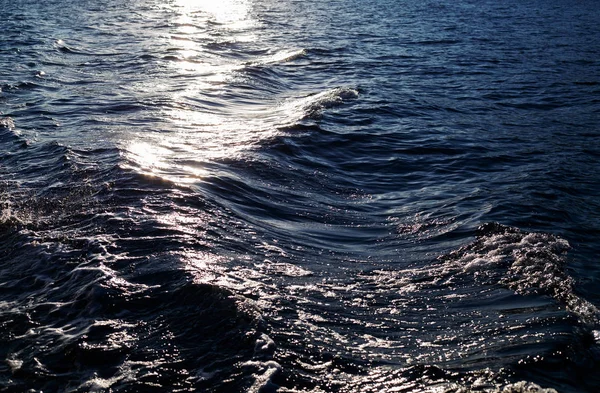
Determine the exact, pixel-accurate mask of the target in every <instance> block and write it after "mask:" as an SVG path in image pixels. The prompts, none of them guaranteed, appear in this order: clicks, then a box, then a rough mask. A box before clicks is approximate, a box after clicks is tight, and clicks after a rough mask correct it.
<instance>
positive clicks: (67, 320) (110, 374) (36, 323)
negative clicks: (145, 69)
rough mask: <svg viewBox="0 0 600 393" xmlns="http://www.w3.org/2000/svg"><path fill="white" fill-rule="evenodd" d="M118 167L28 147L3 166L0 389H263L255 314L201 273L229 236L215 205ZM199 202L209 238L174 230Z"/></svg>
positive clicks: (114, 152)
mask: <svg viewBox="0 0 600 393" xmlns="http://www.w3.org/2000/svg"><path fill="white" fill-rule="evenodd" d="M5 123H6V124H8V125H9V126H10V127H12V123H11V122H9V121H6V120H5ZM3 129H7V127H3ZM8 136H9V138H8V139H9V140H8V141H7V140H6V138H5V139H4V140H3V141H2V143H3V145H6V144H7V143H10V139H14V138H15V134H12V133H11V134H9V135H8ZM17 139H18V138H17ZM120 157H121V156H120V153H119V150H118V149H88V150H77V149H74V148H69V147H66V146H63V145H60V144H57V143H33V144H31V145H27V144H25V145H22V144H20V145H18V146H17V148H16V149H14V151H13V154H12V155H11V156H10V157H9V158H8V159H5V160H4V161H3V168H5V169H6V172H5V173H3V176H2V190H1V195H2V204H1V205H0V207H1V208H2V233H3V242H2V245H1V247H2V257H1V262H2V266H3V269H2V272H1V273H0V281H1V282H2V283H3V285H2V291H0V296H1V297H0V318H1V321H2V324H1V326H2V328H1V330H2V339H1V341H2V345H1V347H2V350H1V353H0V356H2V358H3V359H6V362H4V363H3V364H2V366H1V367H0V369H1V371H2V383H3V385H4V386H5V387H6V388H7V389H9V390H12V391H19V390H20V391H23V390H28V389H40V390H48V391H60V390H63V389H65V388H69V389H71V390H73V391H89V390H97V389H117V390H131V389H133V390H140V389H150V388H152V387H154V388H156V387H157V386H163V387H166V386H169V387H172V386H175V385H176V386H180V387H181V388H186V389H205V388H209V389H211V390H212V391H241V390H245V389H248V388H250V387H251V386H254V385H255V384H256V383H259V382H257V381H259V380H261V378H263V374H264V373H266V374H264V375H265V376H264V378H263V379H265V381H263V382H260V383H267V381H268V379H269V377H268V375H270V374H269V373H271V371H269V370H271V369H270V368H269V367H273V364H271V363H269V364H270V366H266V364H267V363H268V360H269V357H270V351H271V347H270V346H269V345H268V336H266V335H265V334H264V333H263V332H264V324H263V322H262V317H261V315H260V312H258V310H257V309H256V308H255V307H254V306H253V305H252V304H251V303H250V302H249V301H248V300H246V299H245V298H244V297H242V296H240V295H239V294H236V293H235V292H233V291H232V290H231V289H227V288H226V287H224V286H223V285H222V284H219V282H220V281H221V278H220V274H219V273H218V270H215V269H213V268H209V269H206V265H203V263H208V262H210V261H211V260H212V259H211V258H214V257H211V255H212V252H211V251H210V250H211V249H212V247H213V245H214V244H213V243H211V240H210V239H211V238H212V239H214V242H217V241H219V239H220V238H221V237H222V236H223V233H219V231H227V230H228V229H227V227H226V226H224V225H222V224H221V223H219V220H217V219H216V218H211V216H212V215H213V214H220V213H219V211H218V209H215V208H214V207H213V208H212V209H213V210H211V207H210V204H208V205H207V204H206V203H204V202H202V200H201V199H200V200H198V201H196V202H194V203H192V199H193V200H197V199H198V195H192V194H189V193H185V192H183V194H180V195H179V198H177V194H175V195H173V192H172V191H169V189H168V187H167V186H168V183H167V182H156V180H153V179H151V178H148V177H145V176H143V175H139V174H136V173H134V172H131V171H128V170H124V169H122V168H121V167H120V164H119V163H120V161H121V158H120ZM11 177H13V178H14V179H18V180H17V181H16V182H15V181H12V180H11ZM178 199H179V202H181V203H183V204H182V205H179V206H177V202H178ZM167 201H170V202H167ZM172 201H175V203H173V202H172ZM193 206H197V209H198V211H199V212H200V214H202V215H204V216H205V217H206V218H207V219H208V220H213V221H214V222H215V223H219V225H221V228H222V229H217V232H216V233H214V235H211V234H208V236H206V237H205V238H204V242H198V243H194V242H190V239H189V234H188V233H186V229H185V228H178V227H173V226H172V225H171V223H170V221H168V216H169V215H172V214H177V212H178V211H180V213H181V214H183V213H190V212H186V211H184V210H182V209H190V208H192V207H193ZM154 209H158V210H154ZM163 214H164V217H162V216H163ZM165 219H166V220H165ZM197 230H204V231H206V232H210V231H214V229H211V228H210V227H203V228H198V229H197ZM198 240H199V239H198ZM216 260H218V259H215V261H216ZM201 266H204V268H201ZM215 273H216V275H215ZM209 275H211V277H215V278H216V279H210V278H209V277H208V276H209ZM211 281H212V283H211ZM257 343H258V344H257ZM259 344H260V345H259Z"/></svg>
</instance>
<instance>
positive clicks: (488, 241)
mask: <svg viewBox="0 0 600 393" xmlns="http://www.w3.org/2000/svg"><path fill="white" fill-rule="evenodd" d="M569 249H570V245H569V243H568V242H567V241H566V240H564V239H562V238H560V237H558V236H555V235H552V234H548V233H537V232H525V231H521V230H519V229H518V228H514V227H509V226H505V225H501V224H498V223H487V224H484V225H482V226H480V227H479V229H478V231H477V240H476V241H475V242H473V243H471V244H469V245H467V246H464V247H461V248H460V249H458V250H456V251H453V252H451V253H449V254H447V255H444V256H442V257H440V258H439V260H440V261H443V262H444V264H443V265H442V268H443V269H452V268H460V269H462V270H463V271H465V272H474V273H476V272H482V271H485V270H487V269H490V268H494V267H504V268H505V269H506V270H505V273H504V274H503V275H502V276H501V277H500V278H499V280H498V283H499V284H502V285H505V286H507V287H508V288H510V289H512V290H514V291H515V292H516V293H518V294H520V295H529V294H545V295H549V296H552V298H554V299H555V300H556V301H558V302H559V303H560V304H562V305H564V306H565V307H566V309H567V310H568V311H570V312H572V313H574V314H576V315H577V316H578V317H580V318H581V320H582V321H583V322H585V323H588V324H592V325H598V324H599V321H600V320H599V316H600V312H599V310H598V309H597V308H596V307H595V306H594V305H593V304H591V303H590V302H588V301H587V300H585V299H583V298H581V297H579V296H578V295H576V294H575V291H574V286H575V281H574V280H573V278H572V277H570V276H569V275H568V274H567V273H566V271H565V263H566V259H565V254H566V252H567V251H568V250H569Z"/></svg>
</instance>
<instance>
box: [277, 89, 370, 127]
mask: <svg viewBox="0 0 600 393" xmlns="http://www.w3.org/2000/svg"><path fill="white" fill-rule="evenodd" d="M358 96H359V93H358V90H356V89H354V88H350V87H336V88H333V89H329V90H326V91H323V92H320V93H313V94H310V95H308V96H305V97H302V98H296V99H292V100H288V101H286V102H284V103H282V104H281V105H280V106H279V107H278V108H277V111H280V112H283V113H284V114H286V115H287V116H286V118H287V120H288V121H290V120H291V121H292V122H293V123H297V122H299V121H301V120H302V119H306V118H313V119H314V118H319V117H320V115H321V114H322V112H323V110H325V109H328V108H333V107H336V106H340V105H343V104H345V103H347V102H348V101H351V100H355V99H356V98H358Z"/></svg>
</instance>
